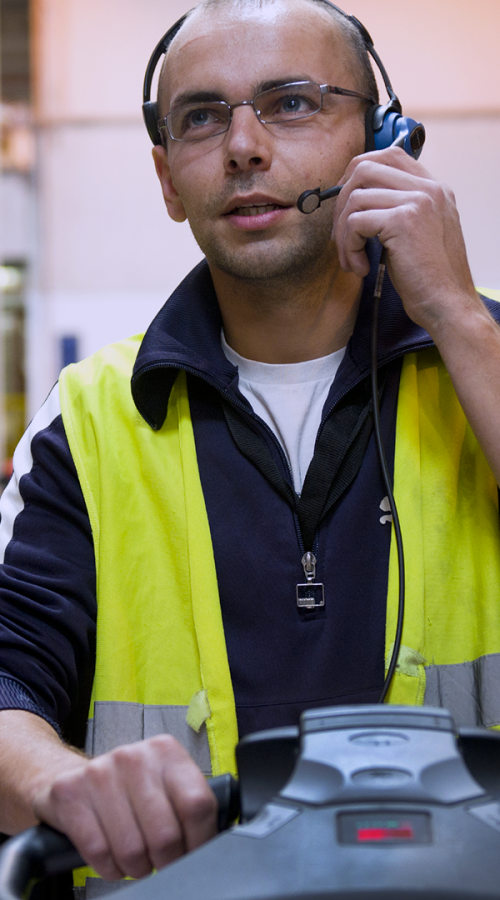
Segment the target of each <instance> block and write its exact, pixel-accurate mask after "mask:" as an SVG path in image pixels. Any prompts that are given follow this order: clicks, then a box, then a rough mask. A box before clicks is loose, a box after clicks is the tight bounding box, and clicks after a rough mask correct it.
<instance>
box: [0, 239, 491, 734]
mask: <svg viewBox="0 0 500 900" xmlns="http://www.w3.org/2000/svg"><path fill="white" fill-rule="evenodd" d="M370 253H371V254H372V257H373V266H372V274H371V275H370V276H369V277H368V278H367V279H366V281H365V286H364V291H363V296H362V299H361V304H360V310H359V314H358V318H357V322H356V326H355V329H354V333H353V335H352V338H351V340H350V341H349V344H348V347H347V351H346V354H345V357H344V359H343V361H342V364H341V366H340V369H339V371H338V373H337V376H336V378H335V381H334V383H333V384H332V387H331V390H330V394H329V397H328V400H327V402H326V404H325V408H324V414H323V421H322V425H321V426H320V430H319V432H318V439H317V444H316V452H315V457H316V465H317V468H318V469H320V470H323V469H324V466H322V460H323V456H322V455H321V454H324V453H325V435H327V434H330V435H333V436H334V438H336V436H337V435H338V434H340V433H341V431H342V429H344V431H345V421H346V416H349V415H351V417H352V415H353V412H352V410H353V409H354V410H356V409H358V411H361V412H362V411H363V410H364V412H363V415H364V418H363V422H362V423H361V424H362V428H361V425H360V427H359V428H358V431H357V432H356V428H354V429H351V431H352V434H351V435H350V438H349V439H346V440H345V442H344V443H345V447H344V451H343V452H344V455H343V456H342V461H341V465H340V468H339V469H338V474H337V476H336V478H334V479H333V480H332V484H331V488H330V494H329V500H330V502H329V503H326V506H325V508H324V510H323V514H322V512H321V510H319V513H318V519H319V524H318V525H317V528H316V529H315V531H314V534H313V535H312V537H311V541H312V546H313V547H314V552H315V554H316V557H317V561H318V563H317V573H316V580H317V581H321V582H322V583H323V584H324V588H325V606H324V608H321V609H318V610H313V611H307V610H300V609H298V608H297V604H296V595H295V592H296V584H297V583H301V582H303V581H304V572H303V568H302V565H301V557H302V554H303V552H304V540H303V534H302V533H301V529H300V528H299V520H298V516H297V511H296V509H294V504H293V502H292V501H290V491H291V492H292V494H293V488H292V482H291V475H290V472H289V470H288V465H287V463H286V460H285V457H284V454H283V451H282V449H281V447H280V445H279V443H278V441H277V439H276V438H275V437H274V435H273V434H272V433H271V431H270V430H269V428H268V427H267V426H266V425H265V424H264V423H263V422H262V420H260V419H259V418H258V417H257V416H255V415H254V414H253V412H252V410H251V407H250V406H249V404H248V402H247V401H246V400H245V399H244V398H243V396H242V395H241V394H240V393H239V391H238V373H237V369H235V368H234V367H233V366H232V365H231V363H229V361H228V360H227V359H226V357H225V356H224V354H223V352H222V349H221V344H220V332H221V324H222V323H221V318H220V312H219V308H218V305H217V301H216V297H215V293H214V289H213V285H212V282H211V278H210V274H209V271H208V267H207V265H206V263H201V264H200V265H199V266H197V268H196V269H194V271H193V272H192V273H190V275H188V276H187V278H186V279H185V280H184V281H183V282H182V284H181V285H180V286H179V287H178V288H177V290H176V291H175V292H174V294H173V295H172V297H171V298H170V300H169V301H168V303H167V304H165V306H164V307H163V309H162V310H161V311H160V312H159V314H158V315H157V317H156V318H155V319H154V321H153V322H152V324H151V326H150V328H149V329H148V331H147V333H146V335H145V337H144V340H143V343H142V346H141V348H140V351H139V354H138V357H137V361H136V365H135V367H134V374H133V378H132V392H133V396H134V400H135V402H136V405H137V407H138V409H139V411H140V412H141V414H142V415H143V417H144V418H145V419H146V421H147V422H148V423H149V424H150V425H151V427H152V428H160V427H161V425H162V422H163V421H164V418H165V415H166V409H167V404H168V396H169V391H170V387H171V385H172V383H173V380H174V378H175V374H176V372H177V371H178V369H180V368H182V369H185V370H187V372H188V386H189V397H190V403H191V410H192V419H193V426H194V434H195V441H196V447H197V453H198V461H199V467H200V476H201V482H202V486H203V491H204V495H205V500H206V505H207V512H208V519H209V523H210V529H211V534H212V541H213V547H214V554H215V563H216V569H217V576H218V582H219V591H220V599H221V606H222V614H223V621H224V628H225V634H226V640H227V649H228V657H229V664H230V668H231V674H232V678H233V684H234V691H235V698H236V707H237V715H238V723H239V728H240V733H241V734H245V733H248V732H250V731H254V730H257V729H261V728H267V727H273V726H278V725H284V724H291V723H295V722H296V721H297V720H298V716H299V714H300V712H301V711H302V710H303V709H304V708H307V707H314V706H322V705H327V704H334V703H358V702H360V703H361V702H362V703H364V702H375V701H376V700H377V697H378V695H379V693H380V690H381V687H382V683H383V670H384V659H383V653H384V640H385V605H386V593H387V578H388V561H389V545H390V535H391V527H390V524H389V523H388V521H387V517H386V515H385V510H384V507H383V505H381V504H382V502H383V500H384V497H385V495H386V490H385V488H384V485H383V482H382V478H381V474H380V465H379V461H378V458H377V453H376V447H375V440H374V436H373V432H372V428H371V413H370V412H369V409H368V415H367V414H366V410H367V403H368V407H369V368H370V349H369V348H370V327H371V303H372V301H371V298H372V294H373V287H374V272H375V268H376V263H377V259H378V253H379V248H378V246H377V245H376V244H375V245H371V247H370ZM491 307H492V309H493V310H494V311H495V312H496V314H497V316H498V311H497V307H496V306H495V304H493V303H492V304H491ZM431 344H432V341H431V339H430V337H429V335H428V334H427V333H426V332H425V331H424V330H423V329H421V328H419V327H418V326H417V325H415V324H414V323H413V322H411V320H410V319H409V318H408V317H407V316H406V313H405V312H404V310H403V307H402V304H401V301H400V299H399V297H398V296H397V294H396V292H395V291H394V289H393V287H392V285H391V284H390V282H389V280H388V279H387V278H386V282H385V285H384V292H383V298H382V305H381V312H380V319H379V377H380V381H381V384H382V385H383V391H382V397H381V419H382V430H383V437H384V444H385V450H386V455H387V459H388V463H389V467H390V469H391V471H392V466H393V455H394V435H395V418H396V408H397V393H398V386H399V374H400V367H401V359H402V356H403V355H404V354H405V353H407V352H410V351H413V350H418V349H421V348H423V347H428V346H430V345H431ZM54 403H56V401H55V400H54V397H53V399H52V405H53V406H54ZM228 410H229V416H230V417H231V415H230V414H231V411H232V413H233V418H234V416H235V415H236V419H237V420H239V421H243V422H244V423H245V428H244V432H245V434H246V436H247V438H248V440H247V443H243V444H242V442H241V440H236V439H235V436H234V432H233V431H231V430H230V428H229V427H228V419H227V415H228ZM346 410H347V412H346ZM361 412H360V418H359V421H360V422H361V418H362V415H361ZM49 418H50V421H46V419H47V416H45V419H43V416H42V418H41V425H42V427H40V428H38V426H37V419H35V420H34V423H33V426H32V429H31V433H30V434H29V436H28V438H26V439H25V448H24V453H25V457H26V456H27V457H29V460H30V463H29V466H28V464H25V467H24V470H23V468H22V464H21V463H20V464H19V465H20V467H21V470H20V471H18V473H17V479H18V481H17V482H16V481H15V480H14V482H13V484H12V485H11V486H10V488H9V489H8V490H7V491H6V492H5V494H4V497H3V498H2V502H3V503H4V507H5V508H7V506H9V507H10V508H9V512H8V514H7V515H6V518H7V519H11V518H12V520H13V524H10V525H9V524H8V527H9V528H10V529H11V532H9V535H8V538H9V539H8V541H7V545H6V549H5V555H4V564H3V566H2V567H1V568H0V708H20V709H25V710H30V711H32V712H35V713H37V714H39V715H41V716H43V717H44V718H45V719H46V720H47V721H49V722H50V723H51V724H53V725H54V727H56V728H57V729H58V730H59V731H60V732H61V733H62V734H63V735H64V736H65V737H66V738H67V739H68V740H70V741H72V742H73V743H77V744H81V743H82V741H83V734H84V727H85V721H86V717H87V711H88V705H89V699H90V690H91V685H92V678H93V667H94V647H95V621H96V597H95V568H94V555H93V545H92V535H91V529H90V524H89V520H88V515H87V511H86V507H85V503H84V500H83V496H82V492H81V489H80V485H79V482H78V478H77V475H76V470H75V466H74V463H73V460H72V458H71V454H70V451H69V447H68V443H67V440H66V436H65V432H64V427H63V423H62V419H61V416H60V414H58V413H57V409H56V414H55V415H54V416H53V417H49ZM351 424H352V423H351ZM325 429H326V430H325ZM328 429H330V430H329V431H328ZM361 432H363V433H362V434H361ZM322 434H323V438H322V437H321V435H322ZM353 435H354V437H353ZM360 435H361V437H360ZM351 438H352V440H351ZM360 440H361V444H360V443H359V441H360ZM356 442H358V443H357V449H356ZM326 444H327V445H328V441H326ZM251 445H255V446H257V447H260V448H264V449H263V450H262V454H261V455H262V456H263V457H264V458H265V459H267V460H268V461H269V460H271V461H272V462H273V463H274V473H275V476H276V473H278V477H279V479H281V482H282V483H283V484H284V485H285V487H284V488H283V490H279V489H278V487H279V486H277V484H276V479H275V480H274V481H273V479H271V480H270V478H269V473H268V472H267V471H266V469H265V466H264V468H263V466H262V465H260V464H259V463H258V462H256V460H255V453H254V451H251V452H250V450H249V447H250V446H251ZM255 446H254V450H255ZM360 446H361V450H362V452H361V456H360ZM326 452H327V456H328V446H326ZM326 458H327V457H326ZM356 459H357V461H356ZM353 460H354V462H353ZM138 477H140V473H138ZM308 477H309V473H308ZM339 479H340V480H339ZM306 483H307V479H306ZM339 485H340V486H339ZM287 486H288V487H287ZM304 490H305V485H304ZM287 491H288V499H287ZM292 499H293V498H292ZM295 501H297V498H295ZM12 508H13V509H14V513H15V515H14V514H13V513H12V511H11V510H12ZM2 527H4V522H2ZM5 527H7V526H5ZM180 565H182V560H181V561H180Z"/></svg>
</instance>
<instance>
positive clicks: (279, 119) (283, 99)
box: [158, 81, 376, 141]
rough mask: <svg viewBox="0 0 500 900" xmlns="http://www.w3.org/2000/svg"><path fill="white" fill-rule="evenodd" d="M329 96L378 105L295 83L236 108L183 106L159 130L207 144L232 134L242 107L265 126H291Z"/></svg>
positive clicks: (207, 103) (210, 103)
mask: <svg viewBox="0 0 500 900" xmlns="http://www.w3.org/2000/svg"><path fill="white" fill-rule="evenodd" d="M325 94H339V95H341V96H344V97H358V98H359V99H361V100H367V101H368V102H369V103H375V102H376V101H375V100H374V99H373V97H370V96H369V95H368V94H360V93H359V91H349V90H347V89H346V88H339V87H333V86H332V85H331V84H316V82H314V81H295V82H293V83H292V84H281V85H278V86H277V87H273V88H271V89H270V90H268V91H259V93H258V94H256V95H255V97H254V98H253V100H242V101H241V103H233V104H232V105H231V104H230V103H226V102H225V101H224V100H202V101H193V102H192V103H182V104H180V105H179V106H176V107H174V108H173V109H171V110H170V112H169V113H168V115H167V116H166V118H165V119H160V121H159V122H158V129H159V131H160V134H161V136H162V138H165V130H166V131H167V132H168V134H169V135H170V137H171V138H172V140H173V141H204V140H206V139H207V138H211V137H215V136H216V135H218V134H224V132H226V131H228V129H229V126H230V125H231V120H232V117H233V109H237V108H238V106H252V107H253V111H254V113H255V115H256V116H257V118H258V120H259V122H262V124H263V125H287V124H291V123H293V122H297V121H300V119H307V118H309V116H314V115H316V113H318V112H319V111H320V110H321V109H322V108H323V97H324V96H325Z"/></svg>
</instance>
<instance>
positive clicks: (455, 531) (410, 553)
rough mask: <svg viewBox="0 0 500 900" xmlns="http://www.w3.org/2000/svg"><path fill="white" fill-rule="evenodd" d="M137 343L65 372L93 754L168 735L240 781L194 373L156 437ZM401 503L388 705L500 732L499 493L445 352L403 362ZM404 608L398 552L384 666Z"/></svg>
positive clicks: (398, 449) (398, 461)
mask: <svg viewBox="0 0 500 900" xmlns="http://www.w3.org/2000/svg"><path fill="white" fill-rule="evenodd" d="M140 340H141V338H140V337H136V338H133V339H130V340H129V341H124V342H121V343H118V344H115V345H111V346H109V347H106V348H104V349H103V350H101V351H99V352H98V353H96V354H95V355H94V356H92V357H90V358H89V359H87V360H85V361H83V362H81V363H78V364H76V365H72V366H69V367H68V368H67V369H65V370H64V371H63V373H62V376H61V382H60V394H61V407H62V415H63V419H64V425H65V429H66V433H67V436H68V441H69V445H70V448H71V452H72V455H73V459H74V461H75V465H76V468H77V471H78V475H79V479H80V483H81V486H82V489H83V493H84V497H85V501H86V504H87V509H88V512H89V516H90V521H91V525H92V532H93V537H94V545H95V557H96V569H97V598H98V618H97V657H96V673H95V680H94V688H93V695H92V705H91V706H92V708H91V711H90V726H89V739H88V749H89V751H90V752H94V753H100V752H104V751H105V750H108V749H111V748H112V747H114V746H117V745H118V744H120V743H126V742H128V741H131V740H135V739H139V738H141V737H147V736H149V735H152V734H156V733H159V732H161V731H169V732H171V733H173V734H174V735H176V736H177V737H179V738H180V739H181V740H182V741H183V742H184V743H185V744H186V746H187V748H188V749H189V751H190V752H191V753H192V755H193V756H194V758H195V759H196V760H197V761H198V762H199V763H200V765H201V767H202V769H203V770H204V771H205V772H209V771H210V770H211V771H212V772H213V773H214V774H215V773H219V772H221V771H232V770H234V753H233V751H234V746H235V743H236V740H237V725H236V714H235V705H234V696H233V689H232V685H231V678H230V673H229V665H228V660H227V652H226V647H225V639H224V632H223V626H222V617H221V610H220V602H219V597H218V588H217V579H216V573H215V564H214V558H213V549H212V543H211V537H210V529H209V525H208V519H207V513H206V508H205V503H204V498H203V493H202V489H201V483H200V477H199V471H198V464H197V459H196V450H195V443H194V437H193V430H192V423H191V418H190V411H189V400H188V396H187V387H186V379H185V374H184V373H180V374H179V376H178V378H177V380H176V382H175V384H174V387H173V389H172V393H171V397H170V402H169V407H168V414H167V418H166V421H165V423H164V425H163V427H162V428H161V429H160V430H159V431H156V432H155V431H153V430H152V429H151V428H150V426H149V425H147V424H146V422H145V421H144V420H143V419H142V417H141V416H140V414H139V412H138V411H137V409H136V407H135V405H134V402H133V400H132V396H131V392H130V377H131V372H132V367H133V364H134V361H135V357H136V354H137V351H138V348H139V345H140ZM394 492H395V496H396V501H397V504H398V510H399V515H400V519H401V527H402V533H403V540H404V547H405V554H406V572H407V579H406V613H405V619H404V630H403V649H402V652H401V655H400V659H399V666H398V670H397V672H396V675H395V678H394V682H393V685H392V688H391V691H390V694H389V701H390V702H393V703H406V704H420V703H424V702H425V703H426V704H431V705H443V706H447V707H448V708H449V709H450V710H451V712H452V714H453V715H454V716H455V719H456V721H457V722H458V723H459V724H475V723H480V724H485V725H488V726H497V725H499V724H500V596H499V594H500V534H499V521H498V491H497V486H496V483H495V480H494V477H493V475H492V473H491V470H490V468H489V466H488V464H487V462H486V460H485V458H484V455H483V453H482V451H481V449H480V447H479V445H478V443H477V441H476V439H475V437H474V435H473V433H472V431H471V428H470V426H469V425H468V423H467V421H466V419H465V417H464V414H463V412H462V409H461V407H460V404H459V402H458V399H457V397H456V394H455V391H454V389H453V385H452V383H451V379H450V377H449V375H448V373H447V371H446V369H445V367H444V365H443V363H442V361H441V359H440V357H439V354H438V352H437V350H436V349H435V348H430V349H427V350H422V351H419V352H417V353H412V354H409V355H407V356H406V357H405V359H404V362H403V367H402V374H401V382H400V390H399V402H398V415H397V425H396V446H395V471H394ZM397 593H398V585H397V560H396V553H395V546H394V540H393V544H392V546H391V555H390V564H389V589H388V602H387V641H386V656H387V660H388V659H389V658H390V653H391V649H392V644H393V641H394V633H395V627H396V614H397ZM208 750H209V751H210V753H209V752H208ZM209 757H210V760H211V764H210V760H209Z"/></svg>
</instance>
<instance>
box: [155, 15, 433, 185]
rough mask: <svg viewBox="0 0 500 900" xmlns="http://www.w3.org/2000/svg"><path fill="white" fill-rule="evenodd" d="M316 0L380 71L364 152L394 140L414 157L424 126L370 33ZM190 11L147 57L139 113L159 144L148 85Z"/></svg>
mask: <svg viewBox="0 0 500 900" xmlns="http://www.w3.org/2000/svg"><path fill="white" fill-rule="evenodd" d="M320 2H321V4H322V5H323V6H330V7H331V8H332V9H334V10H335V11H336V12H337V13H339V14H340V15H341V16H343V17H344V18H345V19H346V20H347V21H348V22H350V23H351V25H354V27H355V28H356V29H357V30H358V31H359V33H360V35H361V37H362V39H363V42H364V44H365V47H366V50H367V52H368V53H369V55H370V56H371V57H372V59H373V60H374V62H375V64H376V66H377V68H378V70H379V72H380V74H381V75H382V78H383V81H384V84H385V87H386V90H387V93H388V96H389V100H388V102H387V103H385V104H383V105H381V104H378V103H374V104H372V106H370V108H369V109H368V111H367V113H366V118H365V133H366V144H365V150H366V152H368V151H370V150H384V149H385V148H386V147H390V146H391V145H394V144H397V145H398V146H400V147H402V148H403V150H405V151H406V152H407V153H408V154H409V155H410V156H413V158H414V159H418V157H419V156H420V153H421V152H422V147H423V145H424V141H425V129H424V126H423V125H422V123H421V122H416V121H415V119H410V118H408V117H407V116H403V110H402V107H401V103H400V101H399V99H398V97H397V96H396V94H395V93H394V90H393V88H392V85H391V82H390V79H389V76H388V74H387V71H386V69H385V66H384V64H383V63H382V60H381V59H380V57H379V55H378V53H377V51H376V50H375V47H374V46H373V40H372V38H371V36H370V33H369V32H368V31H367V29H366V28H365V26H364V25H363V24H362V23H361V22H360V21H359V19H356V17H355V16H351V15H348V14H347V13H345V12H344V11H343V10H342V9H340V8H339V7H338V6H335V4H334V3H330V2H329V0H320ZM191 12H193V10H190V12H187V13H185V14H184V15H183V16H182V17H181V18H180V19H179V20H178V21H177V22H176V23H175V24H174V25H172V27H171V28H169V30H168V31H167V33H166V34H164V35H163V37H162V39H161V41H159V43H158V44H157V45H156V47H155V49H154V50H153V53H152V55H151V59H150V60H149V63H148V66H147V69H146V74H145V77H144V90H143V104H142V114H143V116H144V123H145V125H146V128H147V131H148V134H149V137H150V138H151V140H152V142H153V144H155V145H158V144H162V143H163V142H162V137H161V134H160V131H159V129H158V104H157V103H156V102H155V101H154V100H151V86H152V83H153V77H154V73H155V71H156V67H157V65H158V62H159V60H160V59H161V57H162V56H164V55H165V54H166V52H167V50H168V48H169V46H170V44H171V43H172V41H173V39H174V37H175V36H176V34H177V33H178V32H179V31H180V29H181V28H182V26H183V24H184V22H185V21H186V19H187V18H188V16H189V15H190V14H191ZM325 199H326V198H325Z"/></svg>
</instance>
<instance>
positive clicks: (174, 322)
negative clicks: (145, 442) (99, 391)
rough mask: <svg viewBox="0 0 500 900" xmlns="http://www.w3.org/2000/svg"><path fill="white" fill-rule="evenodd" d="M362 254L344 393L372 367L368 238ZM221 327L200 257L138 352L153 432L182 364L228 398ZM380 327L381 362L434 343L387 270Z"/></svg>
mask: <svg viewBox="0 0 500 900" xmlns="http://www.w3.org/2000/svg"><path fill="white" fill-rule="evenodd" d="M367 252H368V255H369V259H370V263H371V269H370V274H369V275H368V276H367V277H366V279H365V283H364V287H363V294H362V297H361V301H360V308H359V312H358V317H357V320H356V325H355V328H354V332H353V335H352V337H351V339H350V341H349V344H348V347H347V352H346V354H345V356H344V359H343V361H342V365H341V367H340V369H339V372H338V375H337V378H336V379H335V382H336V383H337V382H338V387H339V390H342V393H345V392H346V391H347V390H349V387H350V386H351V385H353V384H354V383H356V382H358V381H359V380H360V379H361V378H363V377H365V375H367V374H368V372H369V370H370V335H371V318H372V317H371V308H372V297H373V291H374V287H375V280H376V275H377V266H378V261H379V258H380V252H381V247H380V244H379V243H378V241H376V240H375V241H369V242H368V244H367ZM490 303H491V305H492V307H496V308H497V316H496V317H499V316H500V310H498V307H500V304H495V303H494V301H490ZM488 305H490V304H488ZM221 327H222V319H221V315H220V311H219V306H218V303H217V297H216V294H215V290H214V286H213V283H212V279H211V276H210V272H209V268H208V265H207V263H206V261H203V262H201V263H199V265H197V266H196V268H195V269H193V271H192V272H190V273H189V275H188V276H187V277H186V278H185V279H184V281H182V282H181V284H180V285H179V287H178V288H177V289H176V290H175V291H174V293H173V294H172V296H171V297H170V299H169V300H168V301H167V303H166V304H165V305H164V306H163V307H162V309H161V310H160V312H159V313H158V315H157V316H156V317H155V318H154V319H153V321H152V323H151V325H150V326H149V328H148V330H147V332H146V334H145V336H144V339H143V341H142V344H141V346H140V349H139V353H138V354H137V359H136V362H135V365H134V370H133V374H132V384H131V386H132V396H133V398H134V402H135V404H136V406H137V409H138V410H139V412H140V414H141V415H142V417H143V418H144V419H145V421H146V422H147V423H148V424H149V425H150V426H151V427H152V428H154V429H155V430H158V429H160V428H161V427H162V425H163V422H164V421H165V417H166V415H167V407H168V399H169V396H170V391H171V389H172V385H173V383H174V381H175V378H176V376H177V373H178V371H179V370H180V369H185V370H186V371H187V372H190V373H192V374H194V375H197V376H199V377H201V378H203V379H205V380H206V381H208V382H209V383H210V384H212V385H213V386H214V387H215V388H217V390H219V391H221V392H223V393H225V394H226V395H227V396H229V397H231V395H232V396H234V393H235V391H236V390H237V385H238V370H237V369H236V368H235V367H234V366H233V365H232V364H231V363H230V362H229V360H228V359H227V358H226V357H225V355H224V353H223V351H222V348H221V342H220V333H221ZM378 331H379V340H378V348H379V349H378V358H379V366H381V365H384V364H385V363H387V362H389V361H390V360H393V359H395V358H397V357H398V356H402V355H403V354H405V353H408V352H411V351H414V350H420V349H423V348H424V347H430V346H432V343H433V342H432V340H431V338H430V336H429V334H428V333H427V332H426V331H424V329H423V328H420V327H419V326H418V325H415V323H414V322H412V321H411V319H410V318H409V317H408V316H407V315H406V313H405V311H404V308H403V305H402V302H401V300H400V298H399V296H398V294H397V293H396V291H395V289H394V287H393V286H392V284H391V282H390V280H389V278H388V276H387V275H386V277H385V279H384V286H383V292H382V299H381V304H380V315H379V329H378ZM335 393H337V392H336V391H335Z"/></svg>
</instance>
